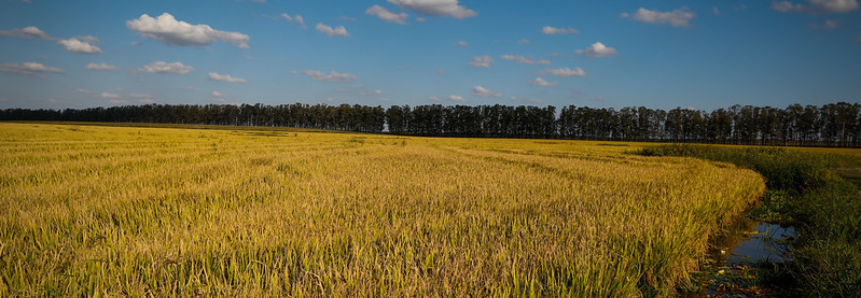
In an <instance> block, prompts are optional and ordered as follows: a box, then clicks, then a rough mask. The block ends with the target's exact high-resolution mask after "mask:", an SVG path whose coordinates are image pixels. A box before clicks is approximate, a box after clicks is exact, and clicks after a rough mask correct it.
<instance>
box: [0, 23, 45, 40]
mask: <svg viewBox="0 0 861 298" xmlns="http://www.w3.org/2000/svg"><path fill="white" fill-rule="evenodd" d="M0 35H3V36H9V37H21V38H34V39H44V40H57V39H56V38H53V37H51V36H48V34H47V33H45V31H42V30H40V29H39V28H36V27H33V26H28V27H24V28H23V29H12V30H3V31H0Z"/></svg>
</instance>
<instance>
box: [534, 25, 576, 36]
mask: <svg viewBox="0 0 861 298" xmlns="http://www.w3.org/2000/svg"><path fill="white" fill-rule="evenodd" d="M541 32H544V34H549V35H559V34H573V33H577V30H576V29H574V28H571V27H568V28H555V27H550V26H544V28H541Z"/></svg>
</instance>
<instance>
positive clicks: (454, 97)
mask: <svg viewBox="0 0 861 298" xmlns="http://www.w3.org/2000/svg"><path fill="white" fill-rule="evenodd" d="M446 99H448V100H451V101H460V102H464V101H466V99H464V98H463V96H460V95H449V96H448V97H446Z"/></svg>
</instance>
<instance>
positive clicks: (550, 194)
mask: <svg viewBox="0 0 861 298" xmlns="http://www.w3.org/2000/svg"><path fill="white" fill-rule="evenodd" d="M612 145H613V146H609V144H604V143H600V142H591V143H590V142H571V141H547V140H496V139H437V138H403V137H395V136H387V135H362V134H350V133H325V132H307V131H299V132H296V131H289V130H266V131H262V130H261V131H255V130H230V129H223V130H212V129H208V130H203V129H173V128H144V127H96V126H83V125H49V124H13V123H0V296H3V297H5V296H18V295H22V296H45V295H58V296H82V295H83V296H94V295H108V296H132V297H142V296H150V295H153V296H160V297H166V296H196V295H203V296H292V297H319V296H338V297H467V296H471V297H487V296H493V297H525V296H544V297H546V296H566V297H632V296H635V297H636V296H644V295H645V296H667V295H671V294H672V293H673V292H674V289H675V288H676V287H677V286H678V285H681V284H683V283H685V282H687V278H688V274H689V273H690V272H692V271H693V270H695V269H696V268H697V266H698V262H699V261H700V260H701V259H702V258H703V256H704V255H705V251H706V248H707V240H708V236H709V234H710V233H714V232H716V231H717V230H718V229H720V228H721V227H722V225H723V224H725V223H726V224H728V220H727V219H728V218H730V217H733V216H736V215H738V214H739V213H741V212H742V211H743V210H744V209H745V208H746V207H747V206H748V204H750V203H751V202H752V201H754V200H755V199H756V198H757V197H758V196H759V195H760V194H761V193H762V192H763V191H764V183H763V180H762V178H761V177H760V176H759V175H757V174H756V173H754V172H752V171H749V170H745V169H741V168H736V167H734V166H731V165H728V164H716V163H709V162H705V161H700V160H695V159H690V158H654V157H652V158H649V157H641V156H635V155H629V154H625V153H624V151H626V150H633V149H634V148H633V147H631V146H635V145H630V146H628V145H626V144H619V143H614V144H612ZM620 145H621V146H620Z"/></svg>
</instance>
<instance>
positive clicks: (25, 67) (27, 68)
mask: <svg viewBox="0 0 861 298" xmlns="http://www.w3.org/2000/svg"><path fill="white" fill-rule="evenodd" d="M0 71H2V72H5V73H8V74H14V75H22V76H36V74H38V73H42V72H48V73H59V74H65V73H66V72H65V71H63V70H62V69H59V68H55V67H48V66H45V65H42V63H38V62H24V63H23V64H20V65H19V64H11V63H7V64H3V65H0Z"/></svg>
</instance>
